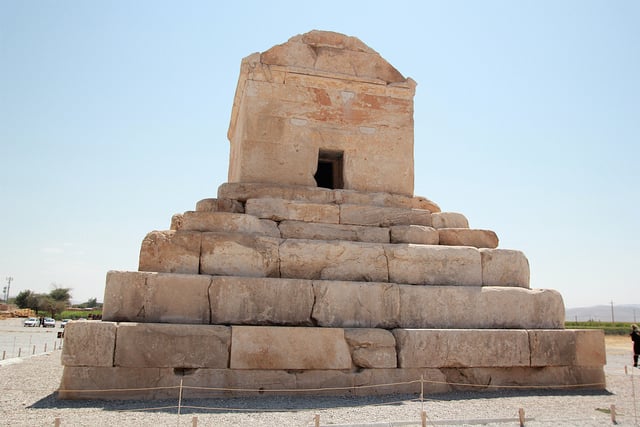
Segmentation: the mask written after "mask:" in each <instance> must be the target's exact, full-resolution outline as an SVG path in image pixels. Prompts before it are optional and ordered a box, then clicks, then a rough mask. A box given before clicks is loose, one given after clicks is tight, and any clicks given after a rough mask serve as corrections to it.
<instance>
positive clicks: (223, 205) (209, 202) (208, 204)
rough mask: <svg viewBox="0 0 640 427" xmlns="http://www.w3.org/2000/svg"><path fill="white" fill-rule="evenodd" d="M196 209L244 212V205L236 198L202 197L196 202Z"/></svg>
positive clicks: (200, 210)
mask: <svg viewBox="0 0 640 427" xmlns="http://www.w3.org/2000/svg"><path fill="white" fill-rule="evenodd" d="M196 211H199V212H230V213H244V206H243V205H242V203H241V202H239V201H238V200H234V199H202V200H200V201H199V202H198V203H196Z"/></svg>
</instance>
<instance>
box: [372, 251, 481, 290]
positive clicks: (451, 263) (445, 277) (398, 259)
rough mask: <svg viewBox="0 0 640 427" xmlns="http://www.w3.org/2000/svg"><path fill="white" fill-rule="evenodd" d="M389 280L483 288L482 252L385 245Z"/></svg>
mask: <svg viewBox="0 0 640 427" xmlns="http://www.w3.org/2000/svg"><path fill="white" fill-rule="evenodd" d="M385 254H386V255H387V259H388V264H389V281H390V282H395V283H408V284H412V285H458V286H463V285H467V286H481V285H482V265H481V262H480V252H479V251H478V250H477V249H475V248H468V247H448V246H435V245H411V244H409V245H405V244H396V245H385Z"/></svg>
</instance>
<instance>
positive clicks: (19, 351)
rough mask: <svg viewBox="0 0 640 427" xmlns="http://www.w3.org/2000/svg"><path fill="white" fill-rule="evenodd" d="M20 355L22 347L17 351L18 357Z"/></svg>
mask: <svg viewBox="0 0 640 427" xmlns="http://www.w3.org/2000/svg"><path fill="white" fill-rule="evenodd" d="M21 353H22V347H20V348H19V349H18V357H20V354H21Z"/></svg>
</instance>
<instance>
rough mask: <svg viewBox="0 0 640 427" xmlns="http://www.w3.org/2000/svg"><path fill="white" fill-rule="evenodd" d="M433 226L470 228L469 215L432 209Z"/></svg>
mask: <svg viewBox="0 0 640 427" xmlns="http://www.w3.org/2000/svg"><path fill="white" fill-rule="evenodd" d="M432 212H433V213H432V214H431V226H432V227H433V228H469V221H468V220H467V217H465V216H464V215H462V214H461V213H457V212H439V211H432Z"/></svg>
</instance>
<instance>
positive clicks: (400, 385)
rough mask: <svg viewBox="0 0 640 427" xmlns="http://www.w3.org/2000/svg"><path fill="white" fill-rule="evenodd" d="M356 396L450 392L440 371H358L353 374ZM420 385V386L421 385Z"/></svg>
mask: <svg viewBox="0 0 640 427" xmlns="http://www.w3.org/2000/svg"><path fill="white" fill-rule="evenodd" d="M354 383H355V384H354V385H355V386H356V387H358V386H360V387H362V388H356V389H355V390H354V394H355V395H356V396H376V395H385V394H387V395H388V394H397V393H403V394H417V395H419V394H420V393H421V392H423V393H424V394H436V393H445V392H448V391H451V387H450V386H449V384H447V378H446V377H445V375H444V374H443V373H442V371H441V370H440V369H433V368H413V369H406V368H404V369H360V370H359V371H358V372H357V373H355V380H354ZM421 383H422V384H421Z"/></svg>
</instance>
